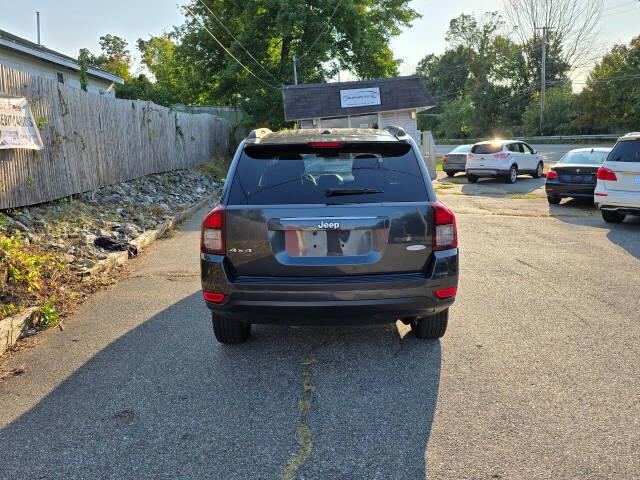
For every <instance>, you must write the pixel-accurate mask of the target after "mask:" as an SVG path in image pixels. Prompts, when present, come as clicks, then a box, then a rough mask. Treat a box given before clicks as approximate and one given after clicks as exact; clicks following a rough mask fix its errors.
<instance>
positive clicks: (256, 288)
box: [200, 248, 458, 325]
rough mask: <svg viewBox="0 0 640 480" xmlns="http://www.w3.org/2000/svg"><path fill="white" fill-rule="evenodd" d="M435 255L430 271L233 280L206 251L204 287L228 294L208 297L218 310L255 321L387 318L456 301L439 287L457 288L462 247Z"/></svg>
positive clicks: (419, 313) (339, 321) (435, 310)
mask: <svg viewBox="0 0 640 480" xmlns="http://www.w3.org/2000/svg"><path fill="white" fill-rule="evenodd" d="M433 255H434V259H433V261H432V262H431V265H430V267H429V271H428V272H426V273H425V272H419V273H404V274H390V275H358V276H343V277H237V278H235V279H232V278H230V276H229V274H228V272H227V270H226V268H225V263H224V257H223V256H220V255H208V254H201V257H200V265H201V279H202V288H203V290H205V291H209V292H216V293H223V294H224V295H225V299H224V301H223V302H222V303H220V304H216V303H210V302H206V303H207V307H208V308H209V309H210V310H211V311H212V312H214V313H215V314H216V315H220V316H224V317H228V318H234V319H238V320H245V321H248V322H250V323H281V324H300V325H301V324H313V325H331V324H334V325H335V324H354V323H365V324H367V323H388V322H392V321H395V320H396V319H398V318H400V317H412V316H423V315H432V314H434V313H438V312H440V311H442V310H444V309H446V308H448V307H449V306H451V305H452V304H453V302H454V298H455V297H453V298H448V299H444V300H441V299H439V298H437V296H436V295H435V293H434V292H435V290H439V289H443V288H449V287H457V285H458V249H457V248H455V249H451V250H446V251H442V252H435V253H434V254H433Z"/></svg>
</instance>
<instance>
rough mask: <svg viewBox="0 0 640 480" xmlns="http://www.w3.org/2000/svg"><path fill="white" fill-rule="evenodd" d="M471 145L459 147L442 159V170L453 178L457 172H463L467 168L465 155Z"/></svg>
mask: <svg viewBox="0 0 640 480" xmlns="http://www.w3.org/2000/svg"><path fill="white" fill-rule="evenodd" d="M471 147H473V145H459V146H457V147H456V148H454V149H453V150H451V151H450V152H449V153H447V154H446V155H445V156H444V157H442V170H443V171H444V173H446V174H447V175H448V176H450V177H453V176H454V175H455V174H456V173H457V172H464V169H465V167H466V166H467V153H469V152H470V151H471Z"/></svg>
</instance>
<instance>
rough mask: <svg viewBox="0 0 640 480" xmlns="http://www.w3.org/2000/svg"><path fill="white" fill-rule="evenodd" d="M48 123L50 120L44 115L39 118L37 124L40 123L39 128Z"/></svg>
mask: <svg viewBox="0 0 640 480" xmlns="http://www.w3.org/2000/svg"><path fill="white" fill-rule="evenodd" d="M48 123H49V121H48V120H47V119H46V118H44V117H40V118H39V119H38V122H37V125H38V128H42V127H44V126H45V125H47V124H48Z"/></svg>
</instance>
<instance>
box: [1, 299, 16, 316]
mask: <svg viewBox="0 0 640 480" xmlns="http://www.w3.org/2000/svg"><path fill="white" fill-rule="evenodd" d="M16 313H18V308H16V306H15V305H14V304H13V303H9V304H8V305H4V304H0V320H1V319H3V318H6V317H10V316H11V315H14V314H16Z"/></svg>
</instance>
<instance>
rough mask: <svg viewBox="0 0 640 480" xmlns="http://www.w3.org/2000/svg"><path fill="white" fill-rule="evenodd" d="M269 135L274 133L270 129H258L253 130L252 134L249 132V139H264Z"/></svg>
mask: <svg viewBox="0 0 640 480" xmlns="http://www.w3.org/2000/svg"><path fill="white" fill-rule="evenodd" d="M269 133H273V132H272V131H271V130H270V129H268V128H256V129H255V130H251V132H249V135H248V136H247V138H262V137H264V136H266V135H268V134H269Z"/></svg>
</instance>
